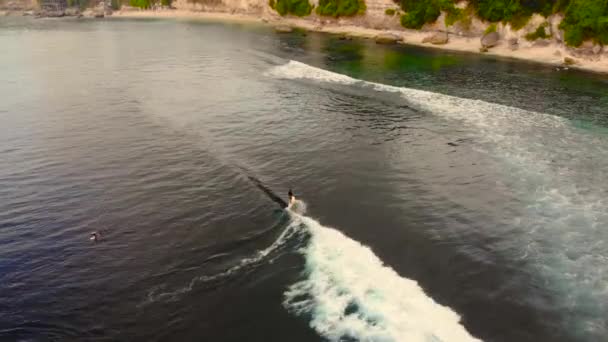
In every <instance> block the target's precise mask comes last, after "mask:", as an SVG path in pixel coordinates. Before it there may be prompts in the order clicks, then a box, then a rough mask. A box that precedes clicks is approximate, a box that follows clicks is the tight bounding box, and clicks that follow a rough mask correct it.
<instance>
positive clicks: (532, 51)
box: [113, 9, 608, 73]
mask: <svg viewBox="0 0 608 342" xmlns="http://www.w3.org/2000/svg"><path fill="white" fill-rule="evenodd" d="M113 16H115V17H123V18H175V19H203V20H218V21H237V22H250V23H260V24H264V25H272V26H277V25H288V26H292V27H297V28H302V29H305V30H308V31H315V32H325V33H331V34H345V35H350V36H353V37H361V38H369V39H371V38H374V37H375V36H377V35H378V34H381V33H390V34H393V35H396V36H399V37H401V38H402V42H400V44H409V45H417V46H425V47H430V48H436V49H443V50H452V51H461V52H470V53H480V51H479V50H480V41H479V37H460V36H458V35H450V39H449V42H448V43H447V44H445V45H432V44H428V43H422V40H423V39H424V38H425V37H427V36H428V35H429V32H421V31H414V30H407V29H401V30H377V29H372V28H366V27H362V26H356V25H343V24H335V23H332V24H324V25H319V24H318V23H316V22H314V21H311V20H307V19H301V18H295V17H279V16H272V17H268V16H261V15H253V14H242V13H234V14H233V13H227V12H206V11H192V10H183V9H176V10H149V11H133V10H131V11H116V12H114V14H113ZM484 54H486V55H491V56H500V57H506V58H516V59H521V60H526V61H531V62H538V63H544V64H550V65H555V66H556V67H557V66H563V65H564V58H565V57H570V58H572V59H573V60H574V61H575V62H576V64H575V65H571V66H569V67H571V68H578V69H582V70H587V71H592V72H598V73H608V58H607V57H606V56H605V55H604V56H601V57H595V58H594V59H591V58H579V57H577V56H574V55H572V54H571V53H570V51H568V49H566V48H565V47H564V46H563V45H561V44H556V43H551V44H549V45H546V46H523V47H520V48H519V49H517V50H512V49H511V48H510V47H509V46H507V44H506V43H505V42H502V43H501V44H499V45H497V46H495V47H493V48H491V49H489V51H488V52H485V53H484Z"/></svg>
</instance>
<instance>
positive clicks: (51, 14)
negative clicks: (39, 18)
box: [46, 11, 65, 18]
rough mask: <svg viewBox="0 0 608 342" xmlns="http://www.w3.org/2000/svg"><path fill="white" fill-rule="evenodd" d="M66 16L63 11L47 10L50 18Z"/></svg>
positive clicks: (47, 15)
mask: <svg viewBox="0 0 608 342" xmlns="http://www.w3.org/2000/svg"><path fill="white" fill-rule="evenodd" d="M63 16H65V13H64V12H63V11H48V12H46V17H48V18H61V17H63Z"/></svg>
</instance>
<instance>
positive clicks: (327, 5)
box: [316, 0, 365, 17]
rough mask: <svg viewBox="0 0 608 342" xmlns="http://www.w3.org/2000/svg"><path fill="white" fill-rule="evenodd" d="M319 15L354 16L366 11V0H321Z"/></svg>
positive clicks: (318, 8) (318, 9)
mask: <svg viewBox="0 0 608 342" xmlns="http://www.w3.org/2000/svg"><path fill="white" fill-rule="evenodd" d="M316 12H317V14H318V15H325V16H331V17H340V16H352V15H355V14H363V13H365V1H364V0H319V6H318V7H317V9H316Z"/></svg>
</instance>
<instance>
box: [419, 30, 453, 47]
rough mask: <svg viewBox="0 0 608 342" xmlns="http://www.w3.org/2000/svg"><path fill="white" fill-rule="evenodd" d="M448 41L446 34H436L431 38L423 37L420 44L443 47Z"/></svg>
mask: <svg viewBox="0 0 608 342" xmlns="http://www.w3.org/2000/svg"><path fill="white" fill-rule="evenodd" d="M448 41H449V38H448V33H447V32H437V33H435V34H433V35H431V36H428V37H424V39H422V43H423V44H424V43H431V44H433V45H444V44H447V43H448Z"/></svg>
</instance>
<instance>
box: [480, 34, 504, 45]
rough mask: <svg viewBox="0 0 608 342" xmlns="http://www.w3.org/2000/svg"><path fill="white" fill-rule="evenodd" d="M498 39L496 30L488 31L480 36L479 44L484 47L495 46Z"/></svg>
mask: <svg viewBox="0 0 608 342" xmlns="http://www.w3.org/2000/svg"><path fill="white" fill-rule="evenodd" d="M499 40H500V36H499V35H498V32H490V33H487V34H484V35H483V37H481V46H482V47H484V48H491V47H493V46H496V45H497V44H498V41H499Z"/></svg>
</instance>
